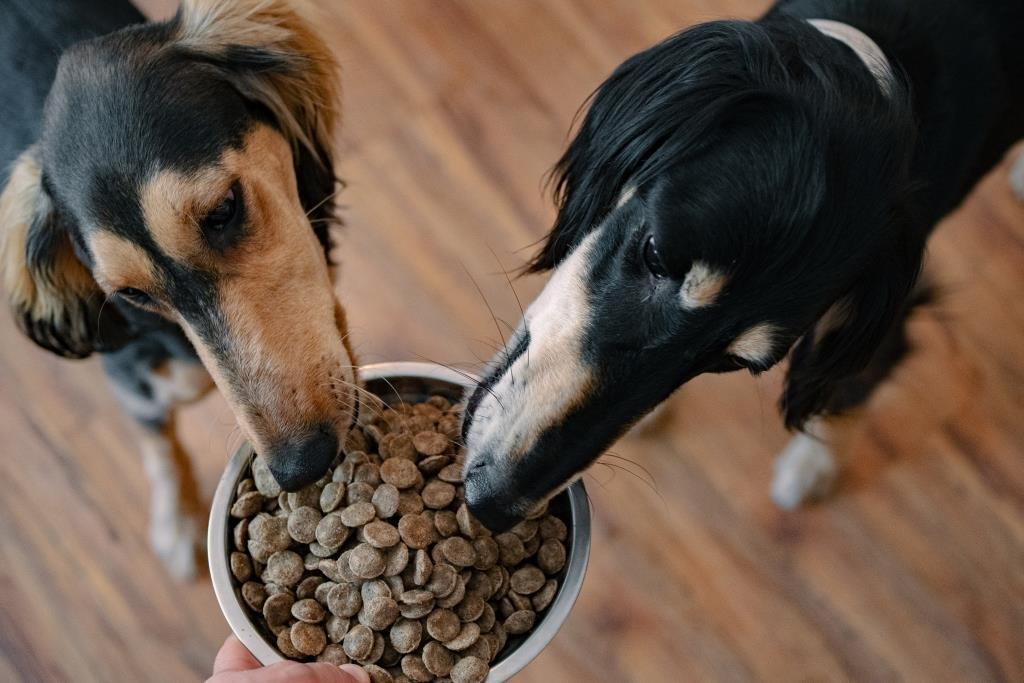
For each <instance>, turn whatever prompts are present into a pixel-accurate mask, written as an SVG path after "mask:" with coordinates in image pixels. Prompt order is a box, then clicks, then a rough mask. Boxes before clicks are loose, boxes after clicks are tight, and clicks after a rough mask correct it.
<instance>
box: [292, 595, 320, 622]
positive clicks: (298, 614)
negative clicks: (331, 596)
mask: <svg viewBox="0 0 1024 683" xmlns="http://www.w3.org/2000/svg"><path fill="white" fill-rule="evenodd" d="M292 616H293V617H295V618H296V619H298V620H299V621H304V622H306V623H307V624H319V623H320V622H321V621H323V620H324V617H326V616H327V613H326V612H325V611H324V608H323V605H321V604H320V603H319V602H317V601H316V600H314V599H313V598H305V599H302V600H299V601H297V602H295V603H294V604H293V605H292Z"/></svg>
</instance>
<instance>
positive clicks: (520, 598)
mask: <svg viewBox="0 0 1024 683" xmlns="http://www.w3.org/2000/svg"><path fill="white" fill-rule="evenodd" d="M507 597H508V599H509V602H511V603H512V606H513V607H515V608H516V610H527V609H533V603H531V602H530V598H528V597H526V596H525V595H520V594H519V593H516V592H515V591H509V592H508V596H507Z"/></svg>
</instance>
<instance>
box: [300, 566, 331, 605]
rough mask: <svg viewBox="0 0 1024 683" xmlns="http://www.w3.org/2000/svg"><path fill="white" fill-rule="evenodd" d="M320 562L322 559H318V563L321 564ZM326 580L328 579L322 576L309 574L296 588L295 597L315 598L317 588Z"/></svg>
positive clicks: (302, 598)
mask: <svg viewBox="0 0 1024 683" xmlns="http://www.w3.org/2000/svg"><path fill="white" fill-rule="evenodd" d="M319 562H320V560H319V559H317V564H319ZM314 568H315V567H314ZM306 569H307V570H309V567H308V566H306ZM324 581H326V579H325V578H324V577H322V576H307V577H306V578H304V579H303V580H302V581H300V582H299V585H298V586H297V587H296V588H295V597H297V598H298V599H299V600H305V599H306V598H314V599H315V598H316V589H317V588H318V587H319V586H320V584H322V583H323V582H324Z"/></svg>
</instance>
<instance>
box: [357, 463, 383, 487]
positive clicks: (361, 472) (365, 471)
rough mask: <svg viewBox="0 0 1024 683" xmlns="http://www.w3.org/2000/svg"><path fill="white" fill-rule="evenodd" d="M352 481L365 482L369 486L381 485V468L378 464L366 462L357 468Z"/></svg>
mask: <svg viewBox="0 0 1024 683" xmlns="http://www.w3.org/2000/svg"><path fill="white" fill-rule="evenodd" d="M352 480H353V481H365V482H366V483H367V484H370V485H372V486H376V485H377V484H379V483H380V468H379V467H378V466H377V465H376V463H372V462H364V463H363V464H361V465H359V466H358V467H356V471H355V473H354V474H353V475H352Z"/></svg>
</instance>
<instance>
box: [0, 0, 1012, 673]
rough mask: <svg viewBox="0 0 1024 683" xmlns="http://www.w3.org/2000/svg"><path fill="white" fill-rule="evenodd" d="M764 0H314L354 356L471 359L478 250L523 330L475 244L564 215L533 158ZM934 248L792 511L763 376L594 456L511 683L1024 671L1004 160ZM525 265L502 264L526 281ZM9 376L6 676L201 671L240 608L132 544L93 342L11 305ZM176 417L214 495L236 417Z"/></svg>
mask: <svg viewBox="0 0 1024 683" xmlns="http://www.w3.org/2000/svg"><path fill="white" fill-rule="evenodd" d="M141 4H142V5H143V7H144V9H145V11H147V13H149V14H150V15H151V16H167V15H169V14H170V13H172V12H173V9H174V3H173V2H171V1H169V0H145V2H143V3H141ZM765 6H766V3H764V2H742V1H740V0H515V1H514V2H501V1H499V0H463V1H459V2H455V1H454V0H437V1H435V2H425V1H418V2H414V1H407V2H397V1H395V2H380V1H379V0H345V1H344V2H332V1H330V0H323V1H322V2H321V3H319V5H318V6H314V7H311V11H312V12H313V13H314V14H315V15H316V16H317V18H318V20H317V25H318V27H319V29H320V30H321V31H322V32H323V33H324V35H325V36H326V38H327V39H328V41H329V43H330V44H331V46H332V47H333V49H334V51H335V53H336V54H337V56H338V58H339V60H340V61H341V63H342V65H343V69H344V83H345V101H344V110H345V114H346V117H345V124H344V130H343V133H342V135H341V138H340V140H339V149H340V150H341V154H340V158H341V170H342V175H343V176H344V177H345V178H346V180H347V181H348V183H349V187H348V189H347V190H346V192H345V193H344V196H343V199H342V203H343V204H344V205H345V206H346V208H345V220H346V223H347V227H346V229H345V232H344V236H343V237H342V239H341V247H340V249H339V257H340V261H341V263H342V271H341V272H342V275H341V278H340V284H339V293H340V295H341V297H342V301H343V303H344V304H345V305H346V306H347V308H348V311H349V319H350V322H351V326H352V329H353V336H354V338H355V339H356V344H357V349H358V351H359V353H360V359H361V361H362V362H373V361H380V360H396V359H422V358H428V359H432V360H436V361H444V362H456V363H469V364H471V365H473V364H475V363H476V362H477V360H476V358H477V357H480V358H483V357H486V356H489V355H490V354H491V349H490V348H489V346H488V345H489V344H494V343H495V342H496V340H495V339H494V337H495V331H494V324H493V322H492V321H491V318H490V316H489V314H488V312H487V309H486V308H485V306H484V304H483V302H482V301H481V300H480V298H479V297H478V295H477V293H476V291H475V289H474V288H473V286H472V283H471V282H470V280H469V278H468V277H467V274H466V271H467V270H468V271H469V272H470V273H472V274H473V276H474V277H475V278H476V279H477V281H478V282H479V283H480V285H481V287H482V288H483V290H484V292H485V293H486V297H487V299H488V301H489V303H490V305H491V306H492V307H493V308H494V310H495V312H496V313H497V315H498V316H499V317H501V318H503V319H504V320H507V321H508V322H509V323H512V324H514V323H515V321H516V319H517V318H518V316H519V309H518V306H517V304H516V301H515V298H514V297H513V294H512V292H511V291H510V290H509V286H508V284H507V282H506V281H505V277H504V275H502V274H501V270H500V268H499V266H498V264H497V263H496V262H495V257H494V256H493V255H492V253H491V250H492V249H493V251H494V252H495V253H496V254H497V256H498V257H500V260H501V262H502V264H503V266H504V267H505V268H513V267H516V266H519V265H521V264H522V262H523V260H524V257H525V255H526V254H528V253H529V250H526V251H518V250H521V249H522V248H523V247H526V246H527V245H529V244H530V243H532V242H534V241H535V240H537V239H539V238H540V237H541V236H542V235H543V234H544V232H545V229H546V226H548V225H549V224H550V221H551V217H552V210H551V207H550V202H549V200H548V199H547V198H546V197H545V196H543V195H542V193H541V192H540V179H541V177H542V175H543V173H544V172H545V171H546V170H547V169H548V167H549V166H550V164H551V163H552V162H553V161H554V160H555V159H556V158H557V156H558V155H559V153H560V151H561V149H562V147H563V145H564V143H565V140H566V134H567V130H568V128H569V125H570V122H571V120H572V117H573V114H574V112H575V111H576V108H577V106H578V105H579V104H580V103H581V102H582V101H583V100H584V98H585V97H586V96H587V95H588V93H589V92H590V91H591V90H592V89H593V88H594V87H595V86H596V85H597V84H598V83H599V82H600V80H601V79H602V78H603V77H604V76H605V75H606V74H608V73H609V72H610V71H611V69H613V68H614V67H615V66H616V65H617V64H618V63H619V62H620V61H621V60H622V59H624V58H625V57H626V56H628V55H629V54H631V53H633V52H634V51H636V50H638V49H640V48H642V47H644V46H646V45H648V44H650V43H652V42H654V41H656V40H658V39H660V38H662V37H665V36H666V35H668V34H669V33H671V32H673V31H675V30H677V29H679V28H681V27H684V26H687V25H689V24H692V23H694V22H697V21H701V20H706V19H711V18H716V17H721V16H739V17H752V16H754V15H755V14H756V13H757V12H758V11H760V10H761V9H763V7H765ZM929 259H930V262H931V265H932V266H934V267H935V271H936V272H937V273H939V274H940V279H941V282H942V284H943V286H944V290H945V295H944V297H943V300H942V302H941V304H940V305H939V306H937V307H936V308H933V309H932V310H930V311H927V312H924V313H923V314H921V315H919V316H918V317H917V318H916V319H915V321H914V323H913V326H912V331H913V335H914V338H915V340H916V341H917V343H918V345H919V350H918V352H917V353H916V354H915V355H914V356H913V357H912V358H911V359H910V360H909V362H907V363H906V364H905V365H904V366H903V367H902V368H901V369H900V370H899V372H898V374H897V376H896V378H895V381H894V382H891V383H890V384H888V385H886V386H885V388H884V389H883V390H882V391H880V392H879V393H878V394H877V395H876V396H875V398H874V400H872V402H871V404H870V406H869V407H868V409H867V411H866V416H865V420H864V421H863V423H862V426H861V427H860V428H859V429H857V430H856V431H852V432H851V433H850V434H848V435H847V436H848V438H847V439H846V444H845V446H844V448H843V449H842V456H843V459H844V460H845V461H846V463H847V466H846V469H845V470H844V473H843V477H842V480H841V486H840V488H839V491H838V494H837V495H836V496H835V497H834V498H833V499H831V500H829V501H828V502H827V503H825V504H823V505H818V506H814V507H812V508H809V509H805V510H801V511H798V512H794V513H783V512H780V511H779V510H778V509H776V508H775V507H774V506H773V505H772V503H771V501H770V500H769V496H768V484H769V478H770V473H771V463H772V456H773V455H774V454H775V453H776V452H777V451H778V450H779V449H780V448H781V447H782V446H783V444H784V443H785V442H786V440H787V435H786V434H785V432H784V431H783V429H782V428H781V426H780V424H779V420H778V419H777V417H776V413H775V408H774V402H775V398H776V396H777V395H778V391H779V385H780V377H781V374H780V372H779V371H778V370H776V371H774V372H771V373H768V374H767V375H765V376H763V377H760V378H758V379H752V378H750V377H748V376H743V375H740V374H735V375H731V376H720V377H710V378H702V379H700V380H698V381H695V382H693V383H692V384H690V385H688V386H687V388H686V389H685V390H684V391H683V392H682V393H681V394H680V395H679V396H677V397H676V398H675V399H674V400H673V401H672V403H671V406H670V410H669V412H668V414H667V415H666V416H665V418H664V419H663V420H662V422H661V423H660V424H659V425H658V426H657V428H656V429H654V430H651V431H648V432H647V433H644V434H639V435H631V436H628V437H626V438H625V439H624V440H623V441H622V442H621V443H619V444H618V445H617V446H616V447H615V452H616V453H617V454H618V455H620V456H622V457H624V458H629V459H630V460H633V461H635V462H636V463H637V464H636V465H634V464H632V463H630V462H625V461H621V460H616V459H614V458H606V459H605V460H606V462H607V465H604V466H601V465H598V466H596V467H595V468H593V469H592V471H591V472H590V473H589V474H588V475H587V478H586V481H587V484H588V486H589V487H590V493H591V496H592V498H593V501H594V522H595V526H594V529H595V535H594V539H593V553H592V559H591V566H590V571H589V574H588V577H587V581H586V585H585V587H584V590H583V594H582V596H581V598H580V600H579V603H578V604H577V607H576V610H575V611H574V612H573V614H572V616H571V617H570V619H569V621H568V623H567V624H566V626H565V628H564V629H563V630H562V631H561V633H560V634H559V635H558V637H557V638H556V639H555V641H554V643H553V644H552V645H551V647H550V648H548V649H547V650H546V651H545V652H544V654H542V655H541V656H540V657H539V658H538V659H537V660H536V662H535V663H534V664H533V665H532V666H530V667H529V668H528V669H527V670H526V671H525V672H523V673H522V674H521V675H520V676H519V677H517V679H516V680H517V681H522V682H524V683H525V682H531V683H540V682H545V683H547V682H551V681H584V680H586V681H642V682H644V683H652V682H653V683H657V682H660V681H666V682H667V681H692V680H728V681H734V680H736V681H739V680H764V681H796V680H800V681H809V680H814V681H825V680H827V681H842V680H861V681H888V680H907V681H929V682H933V681H989V680H1007V681H1021V680H1024V420H1022V416H1024V353H1022V350H1024V206H1022V205H1021V204H1019V203H1017V202H1015V201H1014V200H1013V198H1012V196H1011V195H1010V193H1009V190H1008V188H1007V183H1006V168H1005V167H1003V168H1000V169H999V170H998V171H996V172H995V173H994V174H992V175H991V176H990V177H989V178H988V179H987V180H986V181H985V182H984V183H983V184H982V186H981V187H980V188H979V190H978V191H977V192H976V193H975V195H974V196H973V197H972V198H971V199H970V201H968V202H967V204H966V205H965V206H964V207H963V209H962V210H960V211H959V212H957V213H956V214H955V215H954V216H953V217H952V218H950V219H949V220H948V221H947V222H946V223H945V224H944V225H943V226H942V227H941V229H940V230H939V232H938V235H937V236H936V238H935V239H934V240H933V242H932V245H931V248H930V254H929ZM464 268H465V270H464ZM540 284H541V280H540V279H538V278H529V279H525V280H521V281H519V282H518V283H517V284H516V287H517V289H518V291H519V296H520V297H521V298H522V299H523V300H524V301H526V300H528V299H530V298H532V296H533V295H534V294H536V292H537V291H538V289H539V287H540ZM0 386H2V393H0V435H2V436H0V441H2V447H0V452H2V453H0V481H2V493H0V523H2V531H0V558H2V559H0V680H4V681H7V680H22V679H23V680H70V679H74V680H76V681H136V680H139V681H141V680H146V681H189V680H197V679H201V678H204V677H205V676H206V675H207V674H208V672H209V671H210V665H211V662H212V659H213V654H214V652H215V650H216V648H217V646H218V645H219V644H220V643H221V641H222V640H223V638H224V637H225V635H226V634H227V632H228V628H227V625H226V624H225V622H224V620H223V618H222V617H221V615H220V612H219V611H218V609H217V606H216V603H215V602H214V598H213V592H212V590H211V588H210V584H209V582H208V581H207V580H205V579H204V580H201V581H199V582H197V583H195V584H192V585H179V584H176V583H174V582H173V581H172V580H171V579H169V578H168V576H167V575H166V573H165V572H164V570H163V568H162V567H161V566H160V564H159V563H158V562H157V561H156V559H155V558H154V556H153V555H152V554H151V552H150V550H149V546H148V544H147V541H146V509H147V507H146V506H147V495H148V488H147V486H146V481H145V477H144V475H143V472H142V468H141V464H140V462H139V458H138V454H137V452H136V447H135V444H134V442H133V440H132V438H131V436H130V433H129V431H128V429H127V426H126V425H125V423H124V422H123V420H122V418H121V417H120V413H119V411H118V410H117V408H116V407H115V405H114V401H113V399H112V398H111V396H110V395H109V394H108V392H107V391H106V389H105V387H104V380H103V379H102V375H101V372H100V368H99V365H98V363H97V361H95V360H90V361H86V362H80V363H67V362H63V361H60V360H58V359H57V358H55V357H53V356H49V355H47V354H45V353H43V352H42V351H40V350H38V349H36V348H35V347H33V346H32V345H31V344H30V343H29V342H28V341H26V340H25V339H23V338H22V337H21V336H20V335H19V334H18V333H17V331H16V330H15V328H14V326H13V324H12V323H11V321H10V319H9V318H8V317H7V316H6V315H4V316H2V317H0ZM181 429H182V430H183V433H184V442H185V444H186V445H187V447H188V448H189V449H190V451H191V452H192V454H193V455H194V457H195V461H196V463H197V470H198V474H199V476H200V477H201V481H202V484H203V489H204V491H205V492H206V493H207V494H210V493H211V492H212V490H213V488H214V486H215V484H216V481H217V478H218V476H219V474H220V471H221V469H222V466H223V465H224V463H225V461H226V459H227V457H228V455H229V454H230V452H231V451H232V449H233V448H234V447H235V446H236V445H237V443H238V441H239V437H238V434H237V431H236V430H235V429H234V420H233V419H232V416H231V414H230V412H229V411H228V409H227V408H226V406H225V405H224V403H223V401H222V400H221V399H220V398H219V397H217V396H211V397H210V398H208V399H207V400H205V401H204V402H203V403H202V404H200V405H198V406H196V407H193V408H190V409H188V410H186V411H185V412H184V414H183V416H182V420H181ZM620 465H621V466H623V467H625V468H626V469H632V470H633V474H629V473H626V472H624V471H623V470H622V469H620V467H619V466H620ZM641 466H642V467H641ZM645 470H646V472H645ZM647 472H649V475H648V474H647ZM645 478H649V479H651V480H653V481H644V479H645Z"/></svg>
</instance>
